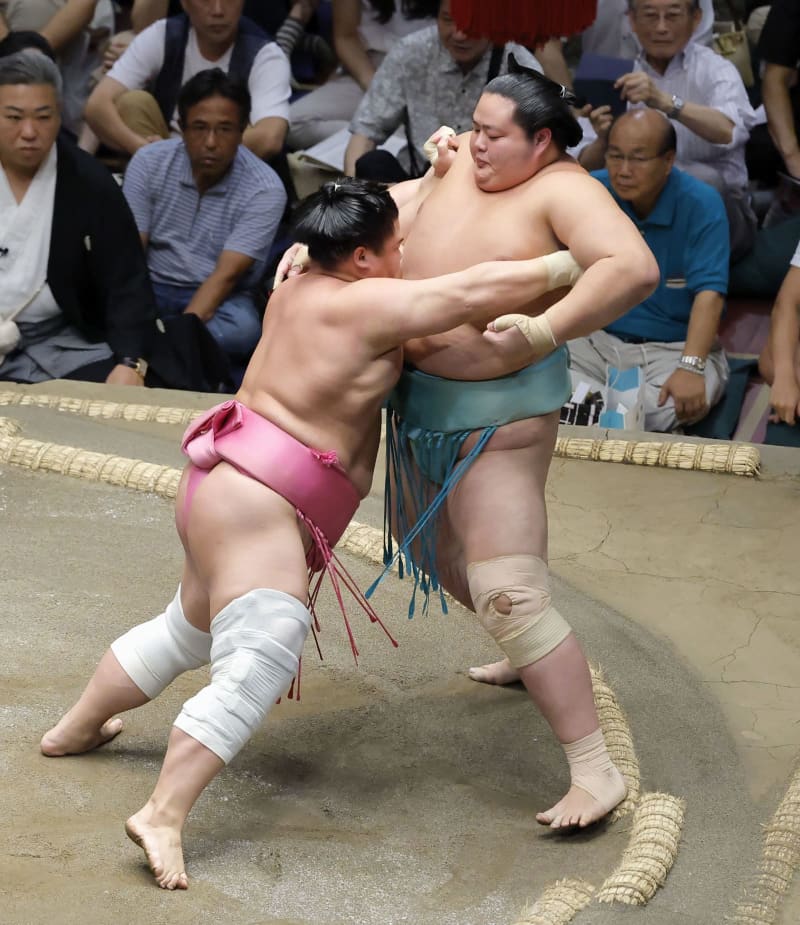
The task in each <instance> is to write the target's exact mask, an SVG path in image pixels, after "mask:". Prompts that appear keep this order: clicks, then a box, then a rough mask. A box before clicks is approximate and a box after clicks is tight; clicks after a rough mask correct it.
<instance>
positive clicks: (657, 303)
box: [569, 109, 730, 431]
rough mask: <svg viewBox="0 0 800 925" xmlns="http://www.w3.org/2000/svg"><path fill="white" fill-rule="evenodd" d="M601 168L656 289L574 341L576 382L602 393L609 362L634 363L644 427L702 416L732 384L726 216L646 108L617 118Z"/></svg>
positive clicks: (666, 127) (664, 125)
mask: <svg viewBox="0 0 800 925" xmlns="http://www.w3.org/2000/svg"><path fill="white" fill-rule="evenodd" d="M605 158H606V164H607V167H606V169H605V170H599V171H596V172H595V173H593V174H592V175H593V176H594V177H596V178H597V179H598V180H599V181H600V182H601V183H602V184H603V185H604V186H606V187H607V188H608V189H609V191H610V192H611V194H612V195H613V196H614V198H615V200H616V201H617V203H618V204H619V206H620V208H622V210H623V211H624V212H625V213H626V214H627V215H628V216H629V217H630V218H631V219H632V220H633V221H634V223H635V224H636V226H637V227H638V228H639V230H640V231H641V233H642V235H643V236H644V238H645V240H646V241H647V244H648V245H649V247H650V249H651V250H652V251H653V254H654V255H655V258H656V261H657V262H658V265H659V269H660V271H661V280H660V282H659V285H658V288H657V289H656V290H655V292H654V293H653V294H652V295H651V296H649V297H648V298H647V299H645V300H644V302H642V303H641V304H640V305H637V306H636V307H635V308H632V309H631V310H630V311H629V312H627V313H626V314H624V315H623V316H622V317H621V318H619V319H617V320H616V321H614V322H613V323H612V324H610V325H608V326H607V327H606V328H605V329H603V330H601V331H598V332H596V333H595V334H592V335H590V336H589V337H581V338H578V339H577V340H574V341H570V343H569V351H570V371H571V373H572V379H573V384H574V385H577V383H578V382H581V381H583V382H586V383H587V384H589V385H590V386H591V387H593V388H594V389H597V390H599V391H602V390H603V388H604V386H605V383H606V376H607V369H608V366H614V367H616V368H618V369H626V368H629V367H632V366H639V367H640V368H641V369H642V371H643V379H644V412H645V427H646V429H647V430H656V431H672V430H675V429H676V428H678V427H680V426H682V425H684V424H690V423H695V422H696V421H699V420H700V419H701V418H703V417H705V415H706V414H707V413H708V411H709V409H710V408H711V407H712V406H713V405H714V404H716V402H718V401H719V399H720V398H721V397H722V394H723V393H724V391H725V386H726V384H727V381H728V375H729V372H728V363H727V360H726V358H725V354H724V351H723V350H722V347H721V346H720V345H719V343H718V341H717V333H718V330H719V322H720V318H721V316H722V312H723V309H724V306H725V295H726V293H727V287H728V261H729V258H730V245H729V235H728V221H727V218H726V215H725V207H724V205H723V202H722V198H721V196H720V194H719V193H718V192H717V191H716V190H715V189H713V188H712V187H711V186H708V185H707V184H705V183H702V182H701V181H700V180H696V179H695V178H694V177H691V176H689V175H688V174H686V173H683V172H682V171H680V170H678V169H677V168H676V167H674V166H673V163H674V160H675V129H674V128H673V127H672V125H671V124H670V122H669V121H668V120H667V119H665V118H664V116H663V115H662V114H661V113H659V112H656V111H655V110H651V109H636V110H631V111H629V112H627V113H625V114H624V115H622V116H620V117H619V118H618V119H617V120H616V122H614V124H613V126H612V128H611V131H610V133H609V139H608V149H607V151H606V155H605Z"/></svg>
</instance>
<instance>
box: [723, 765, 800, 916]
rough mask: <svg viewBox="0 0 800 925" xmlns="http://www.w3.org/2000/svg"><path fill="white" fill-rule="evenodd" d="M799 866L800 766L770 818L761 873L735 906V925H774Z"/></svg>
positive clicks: (765, 837)
mask: <svg viewBox="0 0 800 925" xmlns="http://www.w3.org/2000/svg"><path fill="white" fill-rule="evenodd" d="M798 867H800V768H797V769H796V770H795V772H794V774H793V776H792V779H791V781H790V782H789V789H788V790H787V791H786V795H785V796H784V798H783V799H782V800H781V802H780V805H779V806H778V808H777V810H776V811H775V814H774V816H773V817H772V819H771V820H770V821H769V824H768V825H767V827H766V833H765V835H764V846H763V849H762V855H761V863H760V865H759V870H758V873H757V874H756V875H755V877H754V878H753V881H752V882H751V884H750V885H749V886H748V888H747V889H746V890H745V893H744V896H743V897H742V899H741V900H740V901H739V903H738V904H737V906H736V911H735V913H734V915H733V918H732V919H729V920H728V921H730V922H731V923H732V925H773V923H774V922H776V921H778V915H779V913H780V911H781V907H782V905H783V900H784V898H785V897H786V894H787V893H788V892H789V888H790V887H791V885H792V879H793V877H794V873H795V871H796V870H797V869H798Z"/></svg>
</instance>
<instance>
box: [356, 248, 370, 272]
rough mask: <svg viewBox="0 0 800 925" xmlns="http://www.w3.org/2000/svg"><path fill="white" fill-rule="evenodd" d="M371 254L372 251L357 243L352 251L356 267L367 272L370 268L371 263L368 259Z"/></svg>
mask: <svg viewBox="0 0 800 925" xmlns="http://www.w3.org/2000/svg"><path fill="white" fill-rule="evenodd" d="M371 256H372V251H370V250H368V249H367V248H366V247H364V246H363V245H361V244H359V245H358V247H357V248H356V249H355V250H354V251H353V263H354V264H355V265H356V269H357V270H360V271H361V272H362V273H369V271H370V270H371V269H372V263H371V261H370V258H371Z"/></svg>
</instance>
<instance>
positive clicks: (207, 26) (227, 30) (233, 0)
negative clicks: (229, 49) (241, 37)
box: [181, 0, 244, 45]
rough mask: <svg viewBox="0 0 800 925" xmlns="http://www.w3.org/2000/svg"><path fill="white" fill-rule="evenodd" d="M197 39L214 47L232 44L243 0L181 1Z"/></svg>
mask: <svg viewBox="0 0 800 925" xmlns="http://www.w3.org/2000/svg"><path fill="white" fill-rule="evenodd" d="M181 3H182V6H183V8H184V10H185V11H186V15H187V16H188V17H189V19H190V20H191V23H192V26H193V27H194V30H195V32H196V33H197V34H198V36H199V37H201V38H203V39H205V40H206V41H207V42H210V43H212V44H214V45H225V44H226V43H228V42H232V41H233V38H234V36H235V35H236V29H237V28H238V26H239V18H240V17H241V15H242V8H243V7H244V0H181Z"/></svg>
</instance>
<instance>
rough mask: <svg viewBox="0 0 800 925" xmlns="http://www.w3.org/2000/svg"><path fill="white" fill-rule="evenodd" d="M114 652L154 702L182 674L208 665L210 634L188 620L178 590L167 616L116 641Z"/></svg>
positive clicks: (154, 620)
mask: <svg viewBox="0 0 800 925" xmlns="http://www.w3.org/2000/svg"><path fill="white" fill-rule="evenodd" d="M111 651H112V652H113V653H114V655H115V656H116V659H117V661H118V662H119V663H120V665H121V666H122V668H123V669H124V671H125V673H126V674H127V675H129V677H130V679H131V680H132V681H133V683H134V684H135V685H136V686H137V687H138V688H140V689H141V691H142V692H143V693H144V694H146V695H147V696H148V697H149V698H150V699H151V700H152V699H153V698H154V697H158V695H159V694H160V693H161V692H162V691H163V690H164V688H165V687H166V686H167V685H168V684H171V683H172V682H173V681H174V680H175V678H177V677H178V675H179V674H183V672H184V671H191V670H192V669H193V668H200V667H201V666H202V665H207V664H208V662H209V659H210V657H211V634H210V633H204V632H203V631H202V630H199V629H197V628H196V627H194V626H192V624H191V623H189V621H188V620H187V619H186V617H185V616H184V614H183V607H181V589H180V587H179V588H178V591H177V593H176V594H175V597H174V598H173V599H172V601H170V603H169V604H168V605H167V609H166V610H165V611H164V613H162V614H160V615H159V616H157V617H154V618H153V619H152V620H148V621H147V623H142V624H140V625H139V626H135V627H134V628H133V629H132V630H129V631H128V632H127V633H125V635H124V636H120V637H119V639H116V640H114V642H112V643H111Z"/></svg>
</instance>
